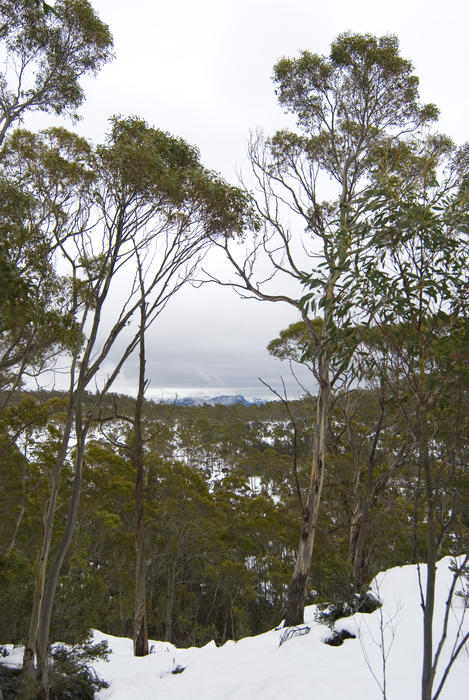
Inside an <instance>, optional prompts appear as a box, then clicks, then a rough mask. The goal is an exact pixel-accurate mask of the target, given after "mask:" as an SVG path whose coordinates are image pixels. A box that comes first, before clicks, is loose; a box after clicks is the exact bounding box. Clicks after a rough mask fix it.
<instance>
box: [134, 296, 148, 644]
mask: <svg viewBox="0 0 469 700" xmlns="http://www.w3.org/2000/svg"><path fill="white" fill-rule="evenodd" d="M144 392H145V305H144V302H143V300H142V307H141V324H140V338H139V381H138V393H137V400H136V402H135V417H134V440H135V444H134V462H135V478H136V481H135V550H136V561H135V609H134V656H146V655H147V654H148V630H147V613H146V590H145V573H146V571H145V520H144V501H145V489H144V486H145V484H144V454H143V435H142V407H143V395H144Z"/></svg>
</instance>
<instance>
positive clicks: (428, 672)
mask: <svg viewBox="0 0 469 700" xmlns="http://www.w3.org/2000/svg"><path fill="white" fill-rule="evenodd" d="M418 419H419V437H420V440H419V442H420V445H419V452H420V455H419V457H420V460H421V464H422V467H423V474H424V479H425V495H426V502H427V503H426V505H427V581H426V584H425V602H424V605H423V662H422V700H432V690H433V681H434V679H435V668H434V664H433V613H434V609H435V578H436V560H437V555H438V552H437V538H436V524H435V500H434V492H433V475H432V464H431V457H430V452H429V447H428V444H429V440H428V435H427V422H426V421H427V419H426V415H425V411H424V410H423V408H420V409H419V416H418Z"/></svg>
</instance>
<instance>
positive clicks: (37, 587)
mask: <svg viewBox="0 0 469 700" xmlns="http://www.w3.org/2000/svg"><path fill="white" fill-rule="evenodd" d="M72 423H73V402H72V401H71V400H70V402H69V407H68V412H67V418H66V422H65V428H64V433H63V436H62V441H61V444H60V449H59V453H58V455H57V459H56V463H55V467H54V471H53V473H52V478H51V489H50V496H49V501H48V504H47V509H46V512H45V514H44V520H43V522H44V530H43V535H42V545H41V553H40V557H39V562H38V565H37V571H36V579H35V583H34V592H33V607H32V611H31V618H30V622H29V630H28V637H27V641H26V644H25V647H24V654H23V673H24V675H25V676H26V677H28V678H33V677H34V676H35V659H36V654H37V646H38V635H39V628H40V624H41V617H42V609H43V603H44V595H45V585H46V574H47V567H48V563H49V554H50V549H51V545H52V536H53V531H54V518H55V509H56V505H57V498H58V493H59V486H60V476H61V474H62V469H63V465H64V462H65V458H66V455H67V450H68V444H69V441H70V433H71V429H72Z"/></svg>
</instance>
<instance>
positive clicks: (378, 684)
mask: <svg viewBox="0 0 469 700" xmlns="http://www.w3.org/2000/svg"><path fill="white" fill-rule="evenodd" d="M449 562H450V560H449V559H448V558H446V559H443V560H442V561H441V562H440V563H439V565H438V579H437V598H436V607H435V625H434V637H435V642H434V644H435V646H436V644H437V643H438V641H439V638H440V631H441V626H442V621H443V616H444V610H445V601H446V599H447V596H448V589H449V586H450V584H451V579H452V574H451V572H450V571H449V570H448V565H449ZM421 573H422V576H423V582H424V579H425V567H424V566H423V567H421ZM461 587H462V586H461V585H459V586H458V588H457V589H458V590H460V589H461ZM372 590H373V591H374V594H375V595H376V596H379V598H380V600H381V601H382V602H383V606H382V607H381V608H379V609H377V610H376V611H375V612H373V613H371V614H357V615H355V616H353V617H350V618H344V619H342V620H339V621H338V622H337V623H336V629H337V630H341V629H347V630H349V631H350V632H352V633H353V634H355V635H356V636H357V637H356V639H347V640H345V641H344V643H343V645H342V646H338V647H332V646H328V645H326V644H324V643H323V641H324V639H325V638H327V637H328V636H330V630H329V629H328V628H327V627H325V626H324V625H319V624H318V623H316V622H314V620H313V616H314V606H312V607H310V608H307V610H306V615H305V619H306V622H307V624H308V625H309V626H310V627H311V631H310V632H309V633H308V634H306V635H303V636H297V637H294V638H291V639H289V640H288V641H287V642H285V643H284V644H283V645H282V646H279V640H280V636H281V635H282V630H272V631H270V632H266V633H265V634H261V635H259V636H257V637H249V638H246V639H241V640H240V641H238V642H236V643H235V642H231V641H230V642H227V643H226V644H224V645H223V646H222V647H219V648H217V647H216V645H215V644H214V642H211V643H209V644H207V645H206V646H204V647H202V648H200V649H199V648H191V649H177V648H175V647H174V646H172V645H171V644H168V643H165V642H151V644H152V646H153V653H152V654H151V655H149V656H147V657H145V658H134V657H133V656H132V642H131V640H129V639H121V638H118V637H113V636H110V635H105V634H102V633H101V632H98V631H95V633H94V636H95V639H96V640H97V641H100V640H102V639H107V640H108V642H109V645H110V647H111V649H112V653H111V654H110V659H109V661H108V662H104V661H100V662H98V663H96V664H95V669H96V671H97V673H98V674H99V675H100V676H101V677H103V678H105V679H106V680H107V681H108V682H110V687H109V688H108V689H107V690H103V691H101V692H100V693H99V694H98V695H97V696H96V697H97V698H99V699H100V700H107V699H108V698H112V700H124V699H125V700H132V699H134V698H135V699H137V698H138V700H150V699H151V700H155V699H160V698H161V700H163V699H164V700H290V699H294V698H308V699H309V698H310V699H311V700H313V699H314V700H336V699H337V700H379V698H383V697H385V698H387V700H418V698H419V697H420V674H421V657H422V613H421V608H420V594H419V587H418V576H417V568H416V567H415V566H404V567H398V568H394V569H391V570H389V571H387V572H384V573H380V574H378V576H377V577H376V578H375V580H374V582H373V585H372ZM464 612H465V607H464V600H463V599H462V598H461V597H458V596H456V597H455V599H454V603H453V607H452V610H451V613H450V616H449V627H448V637H447V642H446V644H445V648H444V650H443V652H442V654H441V658H440V662H439V671H438V672H437V677H436V682H435V686H434V687H435V690H436V688H437V687H438V683H439V680H440V678H441V674H442V672H443V670H444V668H445V666H446V664H447V662H448V658H449V654H450V653H451V649H452V648H453V645H454V642H455V640H456V637H457V634H458V629H459V638H461V634H463V633H465V632H467V631H468V630H469V609H467V614H466V615H465V616H464ZM461 621H462V625H461ZM16 654H18V656H20V655H21V650H20V649H15V650H13V652H12V655H11V657H10V660H13V657H15V656H16ZM383 659H385V661H384V663H383ZM178 666H179V667H184V671H183V672H182V673H177V674H174V673H172V671H173V670H174V669H175V668H177V667H178ZM383 673H384V676H383ZM384 677H385V682H386V686H385V694H384V693H383V690H382V689H383V688H384V684H383V679H384ZM468 697H469V645H467V646H466V648H465V649H463V650H462V651H461V653H460V655H459V657H458V659H457V661H456V663H455V664H454V665H453V667H452V668H451V671H450V674H449V676H448V679H447V682H446V684H445V687H444V690H443V692H442V694H441V695H440V700H464V699H465V698H468Z"/></svg>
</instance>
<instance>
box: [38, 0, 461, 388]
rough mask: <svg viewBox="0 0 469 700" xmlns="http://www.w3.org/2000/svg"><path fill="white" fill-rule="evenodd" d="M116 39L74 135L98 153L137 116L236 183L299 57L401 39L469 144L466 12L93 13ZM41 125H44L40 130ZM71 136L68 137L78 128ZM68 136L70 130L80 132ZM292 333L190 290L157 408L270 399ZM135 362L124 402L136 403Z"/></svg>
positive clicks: (341, 4) (219, 291)
mask: <svg viewBox="0 0 469 700" xmlns="http://www.w3.org/2000/svg"><path fill="white" fill-rule="evenodd" d="M92 4H93V6H94V8H95V9H96V11H97V12H98V14H99V15H100V17H101V19H102V20H104V21H105V22H106V23H108V24H109V26H110V28H111V31H112V33H113V36H114V44H115V53H116V59H115V60H114V61H113V62H112V63H110V64H109V65H108V66H106V67H105V68H104V69H103V70H102V71H101V72H100V73H99V75H98V76H97V77H96V78H94V79H89V80H87V81H86V83H85V90H86V95H87V101H86V103H85V105H84V107H83V108H82V109H81V115H82V116H83V119H82V121H81V122H80V123H79V124H78V125H76V126H75V127H74V128H76V130H78V131H80V132H81V133H83V134H84V135H86V136H87V137H88V138H90V139H92V140H93V141H95V142H100V141H102V140H103V138H104V135H105V133H106V130H107V126H108V125H107V119H108V118H109V116H111V115H113V114H121V115H138V116H140V117H143V118H144V119H146V120H147V122H149V123H150V124H151V125H152V126H156V127H158V128H160V129H163V130H166V131H169V132H171V133H172V134H174V135H177V136H181V137H183V138H184V139H186V140H187V141H189V142H190V143H192V144H194V145H196V146H197V147H198V148H199V149H200V152H201V159H202V162H203V164H204V165H205V166H207V167H209V168H211V169H213V170H215V171H217V172H219V173H220V174H221V175H223V177H225V178H226V179H228V180H230V181H231V182H233V183H236V182H237V176H236V172H237V171H238V170H239V169H242V168H243V164H245V161H246V158H245V153H246V143H247V139H248V135H249V132H250V131H253V130H255V129H256V128H258V127H261V128H262V129H263V130H264V131H265V132H266V133H272V132H273V131H275V130H276V129H278V128H279V127H281V126H282V125H283V124H285V116H284V115H283V114H282V111H281V110H280V108H279V107H278V105H277V104H276V100H275V96H274V92H273V85H272V81H271V75H272V68H273V65H274V64H275V62H276V61H277V60H278V59H279V58H281V57H282V56H295V55H296V54H297V52H298V51H299V50H300V49H309V50H311V51H313V52H316V53H321V54H327V53H328V51H329V46H330V43H331V41H332V40H333V39H334V38H335V37H336V36H337V35H338V34H340V33H341V32H344V31H348V30H350V31H352V32H370V33H372V34H378V35H381V34H385V33H390V32H391V33H395V34H397V36H398V37H399V40H400V44H401V53H402V55H403V56H404V57H405V58H408V59H410V60H411V61H412V62H413V64H414V66H415V71H416V74H417V75H418V76H419V77H420V87H421V90H420V92H421V97H422V100H423V101H426V102H434V103H436V104H437V105H438V106H439V108H440V110H441V120H440V129H441V130H443V131H445V132H446V133H448V134H449V135H450V136H451V137H452V138H453V139H454V140H455V141H456V142H457V143H462V142H464V141H466V140H467V139H468V134H467V115H468V113H469V95H468V79H467V72H468V67H469V66H468V63H469V62H468V48H467V47H468V44H467V28H468V26H469V21H468V20H469V10H468V5H467V2H466V1H465V0H447V1H446V2H444V3H443V2H435V0H426V1H424V0H395V1H394V2H393V3H391V2H384V3H383V2H377V1H376V0H355V1H353V0H327V2H318V1H317V0H316V1H313V0H288V1H286V0H237V1H236V2H235V1H233V0H197V2H194V1H193V0H172V1H171V2H151V1H150V0H132V2H129V1H128V0H126V1H124V0H92ZM35 124H36V125H41V122H40V120H38V121H36V122H35ZM67 126H69V127H70V124H68V125H67ZM72 128H73V127H72ZM295 320H297V317H296V316H295V314H294V312H293V310H291V309H289V308H286V307H283V306H282V305H280V304H269V303H261V302H255V301H246V300H241V299H239V298H238V297H237V296H236V294H235V293H234V292H233V291H232V290H229V289H225V288H220V287H214V286H211V285H210V286H206V287H203V288H201V289H192V288H186V289H183V290H182V291H181V292H180V293H179V295H178V297H177V298H175V299H174V300H173V301H172V303H171V304H170V305H169V306H168V307H167V309H166V311H165V313H164V315H162V316H161V317H160V318H159V320H158V323H157V326H155V328H154V329H153V331H152V333H151V336H150V339H149V340H150V342H149V348H148V366H147V374H148V376H149V379H150V381H151V384H150V391H149V393H150V395H152V396H154V397H158V396H159V395H160V394H161V392H163V391H164V392H165V393H166V395H168V394H171V393H173V392H177V393H178V394H179V395H180V396H184V395H188V394H191V395H193V394H205V395H211V396H213V395H216V394H221V393H223V394H235V393H241V394H244V395H245V396H246V397H253V396H264V395H266V390H265V388H264V387H263V386H262V385H261V384H260V383H259V381H258V377H259V376H261V377H262V378H263V379H264V380H266V381H268V382H269V383H273V384H275V385H276V386H279V381H280V376H283V377H284V378H285V379H286V380H287V383H288V385H289V388H290V390H291V392H292V394H293V393H295V389H294V387H293V384H294V383H293V382H292V381H290V380H289V379H288V375H289V370H288V367H287V366H285V364H284V363H282V362H280V361H278V360H274V359H273V358H271V357H270V356H269V354H268V353H267V351H266V350H265V346H266V344H267V342H268V341H269V340H271V339H272V338H274V337H276V336H277V335H278V332H279V331H280V330H281V329H282V328H285V327H286V326H287V325H288V324H289V323H291V322H293V321H295ZM135 384H136V371H135V364H134V363H133V362H130V363H129V364H128V366H127V368H126V369H125V370H124V372H123V373H122V375H121V377H120V379H119V380H118V382H117V384H116V386H115V389H116V390H117V391H122V392H125V393H133V391H134V390H135Z"/></svg>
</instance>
